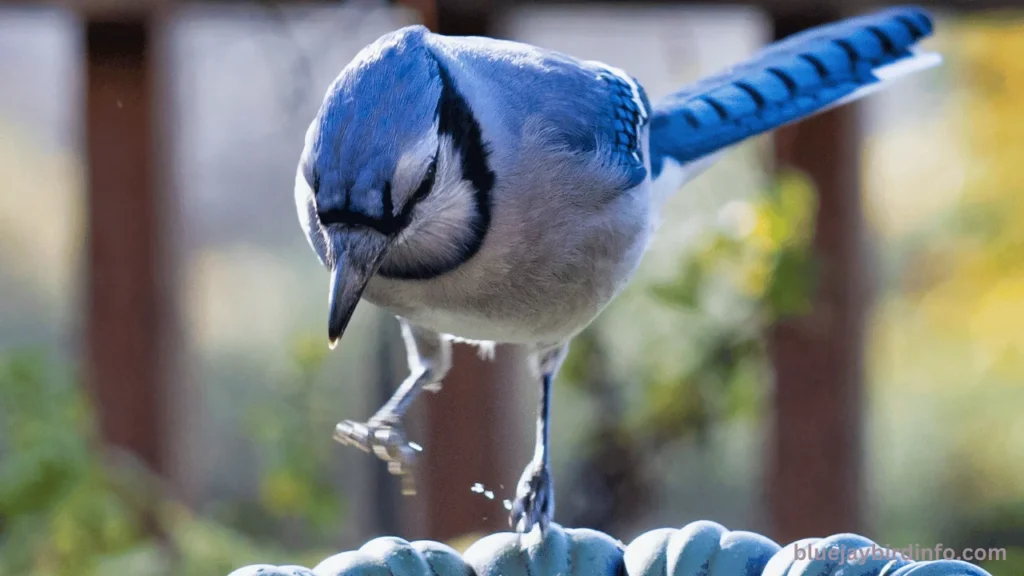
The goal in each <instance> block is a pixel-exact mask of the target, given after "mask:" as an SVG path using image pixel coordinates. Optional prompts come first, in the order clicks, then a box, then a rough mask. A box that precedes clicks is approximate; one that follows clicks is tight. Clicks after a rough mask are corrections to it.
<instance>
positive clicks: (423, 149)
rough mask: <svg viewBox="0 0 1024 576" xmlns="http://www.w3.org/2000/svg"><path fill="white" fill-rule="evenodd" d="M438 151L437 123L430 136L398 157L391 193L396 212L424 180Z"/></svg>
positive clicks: (392, 177) (392, 178)
mask: <svg viewBox="0 0 1024 576" xmlns="http://www.w3.org/2000/svg"><path fill="white" fill-rule="evenodd" d="M436 153H437V125H436V124H435V126H434V128H433V129H432V130H431V131H430V134H429V135H428V136H426V137H424V138H423V139H421V140H420V141H419V142H416V143H415V144H413V145H412V146H410V147H409V148H407V149H406V151H405V152H404V153H403V154H402V155H401V156H400V157H399V158H398V163H397V165H396V166H395V173H394V174H393V175H392V176H391V193H392V194H393V197H392V198H393V202H394V209H395V212H396V214H397V212H398V211H400V210H401V209H402V206H405V204H406V202H407V201H408V200H409V198H410V197H411V196H412V195H413V194H414V193H415V192H416V189H417V188H419V186H420V183H421V182H423V175H424V174H425V173H426V171H427V167H428V166H429V165H430V163H431V162H432V161H433V160H434V154H436Z"/></svg>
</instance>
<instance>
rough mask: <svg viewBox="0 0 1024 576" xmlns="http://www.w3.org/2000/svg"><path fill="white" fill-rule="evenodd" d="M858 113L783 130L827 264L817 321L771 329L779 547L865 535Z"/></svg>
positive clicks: (787, 156)
mask: <svg viewBox="0 0 1024 576" xmlns="http://www.w3.org/2000/svg"><path fill="white" fill-rule="evenodd" d="M840 16H841V14H839V13H836V12H833V11H831V10H828V9H824V10H816V11H812V12H804V13H802V14H796V13H785V14H775V15H774V18H773V21H774V25H775V31H776V36H777V37H779V38H781V37H784V36H787V35H789V34H792V33H795V32H798V31H800V30H802V29H804V28H807V27H810V26H813V25H817V24H820V23H822V22H827V21H832V20H835V19H837V18H839V17H840ZM857 117H858V115H857V108H856V106H845V107H842V108H839V109H836V110H833V111H831V112H827V113H825V114H822V115H820V116H816V117H813V118H810V119H808V120H805V121H803V122H800V123H798V124H795V125H792V126H791V127H788V128H785V129H782V130H780V131H778V133H777V135H776V141H775V142H776V161H777V165H778V168H780V169H794V170H799V171H800V172H803V173H804V174H806V175H807V176H809V177H810V178H811V179H812V180H813V181H814V184H815V186H816V188H817V191H818V203H819V204H818V214H817V222H816V228H815V232H814V249H815V253H816V257H817V261H818V265H819V276H818V278H817V280H818V288H817V293H816V295H815V297H814V301H813V307H812V310H811V312H810V313H809V314H808V315H806V316H802V317H798V318H791V319H786V320H782V321H780V322H778V323H777V324H776V325H775V326H773V327H772V329H771V331H770V334H769V348H770V353H771V357H772V362H773V365H774V376H775V391H774V392H775V395H774V423H773V427H772V432H773V433H772V439H771V448H772V451H771V453H772V456H771V464H770V467H769V470H768V473H769V494H770V498H769V499H770V510H771V519H772V523H773V528H774V531H773V533H772V536H773V537H774V538H775V539H776V540H777V541H779V542H790V541H793V540H796V539H797V538H800V537H806V536H809V535H826V534H835V533H839V532H849V531H853V532H856V531H858V530H860V529H861V527H862V521H863V518H862V514H861V510H862V506H861V498H862V465H861V464H862V453H861V451H862V446H861V434H862V418H861V414H862V396H863V393H862V387H863V374H862V372H863V371H862V361H863V347H864V321H865V311H866V298H865V294H866V283H865V281H864V277H865V276H864V272H865V270H864V266H863V261H864V255H863V246H864V232H863V228H864V226H863V216H862V210H861V203H860V159H859V154H858V150H859V139H858V120H857Z"/></svg>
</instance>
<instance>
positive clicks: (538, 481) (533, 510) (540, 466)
mask: <svg viewBox="0 0 1024 576" xmlns="http://www.w3.org/2000/svg"><path fill="white" fill-rule="evenodd" d="M554 501H555V499H554V485H553V484H552V482H551V471H550V470H549V468H548V466H547V464H546V463H536V462H534V463H531V464H530V465H529V466H527V468H526V470H524V471H523V475H522V477H521V478H520V479H519V486H518V487H517V488H516V499H515V502H513V503H512V513H511V515H510V516H509V524H510V525H511V526H512V528H514V529H515V530H516V532H519V533H520V534H528V533H529V532H531V531H532V530H533V527H534V526H540V531H541V533H542V534H543V533H544V532H545V531H546V530H547V527H548V524H549V523H550V522H551V516H552V515H553V513H554Z"/></svg>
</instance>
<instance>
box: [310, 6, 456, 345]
mask: <svg viewBox="0 0 1024 576" xmlns="http://www.w3.org/2000/svg"><path fill="white" fill-rule="evenodd" d="M428 36H429V33H428V32H427V30H426V28H423V27H422V26H413V27H408V28H404V29H402V30H399V31H397V32H393V33H391V34H388V35H385V36H383V37H382V38H380V39H379V40H377V41H376V42H375V43H373V44H371V45H370V46H368V47H366V48H364V49H363V50H362V51H361V52H360V53H359V54H358V55H357V56H356V57H355V59H354V60H353V61H352V62H351V63H350V64H349V65H348V66H347V67H346V68H345V69H344V70H343V71H342V72H341V74H340V76H339V77H338V78H337V80H335V81H334V83H333V84H332V85H331V87H330V89H329V90H328V92H327V96H326V97H325V99H324V102H323V105H322V106H321V108H320V111H319V113H318V114H317V117H316V118H315V119H314V120H313V123H312V124H311V125H310V127H309V130H308V132H307V134H306V143H305V149H304V150H303V154H302V158H301V161H300V162H299V167H298V171H297V174H296V182H295V199H296V203H297V207H298V211H299V220H300V222H301V224H302V226H303V228H304V229H305V232H306V236H307V238H308V239H309V241H310V244H311V245H312V246H313V249H314V250H315V251H316V252H317V254H318V256H319V257H320V260H321V262H323V264H324V265H325V266H327V267H329V268H330V270H331V288H330V299H329V305H330V316H329V322H328V335H329V338H330V343H331V346H332V347H333V346H334V345H335V344H336V343H337V341H338V339H339V338H340V337H341V335H342V333H343V332H344V330H345V327H346V325H347V324H348V322H349V319H350V318H351V316H352V312H353V311H354V309H355V306H356V304H357V303H358V302H359V300H360V297H361V295H362V293H363V291H364V289H365V287H366V285H367V283H368V282H369V280H370V278H371V277H373V276H374V274H376V273H377V272H378V270H379V269H380V268H381V266H382V264H384V263H385V261H386V260H387V257H388V254H389V252H390V251H391V250H392V248H393V247H394V246H395V245H396V243H401V242H402V239H403V238H404V237H405V236H407V235H408V234H407V233H406V232H407V229H408V228H409V227H410V224H411V222H412V221H413V219H414V218H420V217H422V208H421V209H419V210H418V209H417V205H419V204H421V203H424V202H423V201H424V200H425V199H426V198H427V196H428V195H430V194H431V192H432V190H433V189H434V188H435V184H438V181H439V180H441V179H443V178H446V177H447V176H446V173H442V175H441V177H439V176H438V173H439V171H442V170H446V168H445V167H444V164H445V162H446V160H445V159H446V158H447V157H448V155H449V154H448V152H447V151H444V150H442V148H447V147H442V146H440V141H441V139H440V137H439V128H438V126H439V118H440V116H441V114H440V113H439V107H440V102H441V101H442V92H443V84H444V81H443V79H442V76H443V75H444V74H445V73H444V72H442V71H441V70H440V67H439V64H438V62H437V60H435V59H434V57H433V56H432V55H431V53H430V51H429V48H428V46H427V37H428ZM442 156H444V158H442ZM448 163H449V164H450V162H448ZM447 170H448V171H450V169H447ZM417 214H419V216H417ZM392 259H394V256H393V257H392Z"/></svg>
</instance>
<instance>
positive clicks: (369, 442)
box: [334, 419, 421, 495]
mask: <svg viewBox="0 0 1024 576" xmlns="http://www.w3.org/2000/svg"><path fill="white" fill-rule="evenodd" d="M334 439H335V440H337V441H338V442H340V443H342V444H345V445H349V446H355V447H356V448H359V449H360V450H362V451H364V452H372V453H374V454H376V455H377V457H378V458H380V459H381V460H383V461H385V462H387V464H388V472H390V473H392V474H394V475H395V476H401V478H402V493H403V494H406V495H413V494H415V493H416V487H415V484H414V478H413V468H414V467H415V464H416V453H417V452H419V451H420V450H421V448H420V447H419V446H418V445H417V444H415V443H412V442H409V441H407V440H406V439H405V431H404V430H403V429H402V425H401V424H400V423H398V422H391V421H387V420H377V419H372V420H370V421H369V422H367V423H361V422H353V421H351V420H344V421H342V422H340V423H338V425H337V426H336V427H335V428H334Z"/></svg>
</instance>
